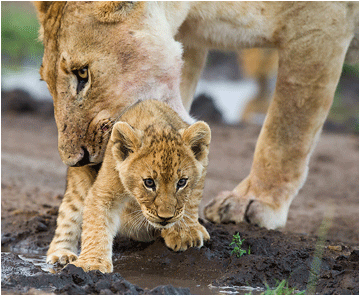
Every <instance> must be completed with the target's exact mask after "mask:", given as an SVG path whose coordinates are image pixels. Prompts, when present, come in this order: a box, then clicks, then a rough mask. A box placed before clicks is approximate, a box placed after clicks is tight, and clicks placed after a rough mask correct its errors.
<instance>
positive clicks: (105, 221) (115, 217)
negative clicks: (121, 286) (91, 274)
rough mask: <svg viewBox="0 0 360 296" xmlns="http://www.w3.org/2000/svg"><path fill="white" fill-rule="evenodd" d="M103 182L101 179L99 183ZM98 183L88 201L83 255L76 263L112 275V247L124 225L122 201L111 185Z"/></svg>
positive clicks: (84, 218) (86, 201) (86, 268)
mask: <svg viewBox="0 0 360 296" xmlns="http://www.w3.org/2000/svg"><path fill="white" fill-rule="evenodd" d="M99 179H100V180H101V178H100V176H99V178H98V179H97V180H99ZM99 183H101V181H99ZM99 183H98V182H95V184H94V186H93V187H92V188H91V190H90V191H89V194H88V195H87V197H86V199H85V205H84V214H83V225H82V234H81V253H80V256H79V258H78V259H77V260H76V261H74V262H73V264H74V265H76V266H78V267H81V268H82V269H83V270H84V271H86V272H87V271H89V270H100V271H101V272H103V273H106V272H112V270H113V265H112V244H113V239H114V237H115V235H116V233H117V231H118V229H119V226H120V206H121V203H120V199H119V198H118V196H117V195H116V194H114V192H119V191H118V190H116V189H115V190H114V191H113V189H114V188H113V187H111V186H106V184H105V185H104V186H101V184H99Z"/></svg>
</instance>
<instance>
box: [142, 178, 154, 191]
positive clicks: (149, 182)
mask: <svg viewBox="0 0 360 296" xmlns="http://www.w3.org/2000/svg"><path fill="white" fill-rule="evenodd" d="M144 185H145V186H146V187H147V188H150V189H155V181H154V180H153V179H150V178H148V179H144Z"/></svg>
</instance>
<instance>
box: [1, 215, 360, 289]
mask: <svg viewBox="0 0 360 296" xmlns="http://www.w3.org/2000/svg"><path fill="white" fill-rule="evenodd" d="M56 214H57V213H56V210H54V209H50V210H49V211H48V214H45V215H39V216H38V215H36V216H34V217H33V218H31V219H30V220H28V221H23V222H22V223H19V224H18V225H17V226H16V227H15V226H14V229H12V231H11V232H10V233H6V234H4V236H3V237H5V238H6V239H5V240H3V241H2V248H3V249H6V250H8V251H12V252H20V251H24V250H27V251H28V252H29V251H30V252H31V251H42V250H44V248H45V247H46V246H47V245H48V244H49V243H50V241H51V238H52V234H53V233H54V230H55V220H56ZM202 223H203V224H204V225H205V226H206V228H207V230H208V231H209V234H210V236H211V240H210V241H209V242H208V243H206V244H205V246H204V247H203V248H201V249H195V248H192V249H189V250H187V251H185V252H183V253H176V252H173V251H171V250H169V249H168V248H167V247H166V246H165V244H164V242H163V241H162V239H160V238H159V239H157V240H156V241H155V242H152V243H139V242H135V241H132V240H129V239H124V238H120V237H118V238H116V240H115V243H114V248H113V250H114V255H113V261H114V273H112V274H108V275H103V274H101V273H100V272H91V273H89V274H86V273H84V272H82V270H81V269H79V268H76V267H75V266H73V265H69V266H68V267H67V268H65V269H64V270H62V271H60V272H58V273H57V274H51V273H49V272H46V271H44V270H41V269H40V268H37V269H36V268H35V267H34V265H32V264H30V263H27V264H28V265H29V266H26V262H24V261H22V260H21V259H20V258H19V257H18V256H17V255H14V254H13V253H3V255H2V267H3V269H4V268H5V270H2V273H3V274H2V292H11V293H19V294H28V293H29V291H30V289H33V290H32V291H34V289H36V290H42V291H45V292H53V293H57V294H99V293H100V294H112V293H114V294H123V293H125V294H188V293H189V292H192V293H194V294H201V293H202V292H203V293H204V294H209V293H218V292H219V289H216V288H215V289H214V290H211V289H209V285H211V286H213V287H224V286H227V287H232V288H233V289H235V290H236V287H244V286H251V287H260V288H264V287H265V283H267V284H269V285H270V286H275V285H276V281H281V280H282V279H287V280H288V282H289V285H290V286H291V287H296V288H297V289H298V290H305V289H306V288H307V287H308V285H309V280H310V279H311V277H310V275H311V271H313V272H316V277H315V278H314V282H313V287H314V288H315V289H316V290H315V291H316V292H317V293H321V294H358V293H359V288H358V285H359V282H358V280H359V272H358V268H359V251H358V250H357V249H356V248H354V247H353V246H349V245H345V244H338V243H337V244H335V245H334V243H332V242H330V241H326V242H325V244H324V245H322V246H321V247H320V248H321V250H322V252H323V254H322V255H321V258H317V257H316V255H315V254H316V250H317V247H316V243H317V241H318V240H317V239H316V238H315V237H309V236H306V235H295V234H284V233H281V232H279V231H268V230H266V229H264V228H259V227H256V226H251V225H248V224H239V225H229V226H220V225H212V224H209V223H204V222H203V221H202ZM235 233H239V234H240V236H241V237H242V238H243V239H245V241H244V243H243V248H244V249H246V250H248V249H249V248H250V250H251V251H250V254H247V255H244V256H242V257H240V258H237V257H236V256H235V255H232V254H231V251H232V250H233V247H231V246H229V245H230V243H231V240H232V236H233V234H235ZM19 246H20V248H19ZM316 260H318V261H319V264H320V269H319V270H318V271H317V270H316V269H314V268H313V267H312V265H313V264H314V262H317V261H316ZM134 275H135V277H134ZM136 275H137V277H136ZM149 275H151V277H149ZM146 279H153V280H152V281H150V280H148V281H147V280H146ZM128 280H129V281H130V282H129V281H128ZM134 280H135V284H134ZM131 282H132V283H131ZM162 282H163V283H168V285H157V284H158V283H162ZM176 282H178V283H189V286H190V289H183V288H178V287H176V288H175V287H174V286H173V285H176ZM170 284H172V285H170ZM30 293H31V291H30Z"/></svg>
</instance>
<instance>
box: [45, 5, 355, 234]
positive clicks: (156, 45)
mask: <svg viewBox="0 0 360 296" xmlns="http://www.w3.org/2000/svg"><path fill="white" fill-rule="evenodd" d="M358 10H359V7H358V2H326V1H313V2H301V1H299V2H297V1H295V2H286V1H285V2H272V1H270V2H247V1H236V2H221V1H219V2H216V1H215V2H187V1H184V2H166V1H165V2H135V3H133V4H129V3H127V2H118V3H101V4H99V3H96V2H95V3H94V2H67V3H61V2H54V3H53V4H51V5H44V4H38V11H39V12H38V14H39V19H40V22H41V25H42V28H41V32H42V34H43V41H44V46H45V52H44V58H43V64H42V67H41V70H40V73H41V76H42V78H43V79H44V80H45V81H46V82H47V84H48V86H49V89H50V92H51V94H52V96H53V99H54V105H55V118H56V122H57V126H58V132H59V151H60V155H61V158H62V160H63V161H64V163H65V164H67V165H69V166H72V165H76V164H83V163H82V162H79V161H80V160H81V159H82V160H83V161H84V156H86V155H87V154H86V152H85V151H88V156H89V159H88V160H89V161H90V162H92V163H100V162H101V161H102V159H103V155H104V151H105V144H106V142H107V141H108V137H109V133H108V129H109V128H111V127H112V126H113V124H114V122H115V121H116V118H117V117H118V116H119V114H121V112H122V111H123V110H124V108H125V107H126V106H129V105H131V104H133V103H134V102H135V101H137V100H146V99H148V98H153V99H157V100H160V101H165V102H168V103H169V105H170V106H171V107H172V108H173V109H174V110H175V111H176V112H177V113H178V114H179V115H180V116H181V118H182V119H183V120H186V121H187V122H188V123H191V118H190V117H189V116H188V115H187V113H186V111H185V108H186V109H187V110H189V108H190V106H191V101H192V99H193V94H194V91H195V86H196V83H197V81H198V79H199V77H200V73H201V70H202V67H203V65H204V62H205V58H206V54H207V51H208V49H210V48H217V49H230V50H239V49H241V48H249V47H273V48H276V49H277V51H278V54H279V70H278V77H277V83H276V89H275V94H274V97H273V100H272V102H271V104H270V107H269V109H268V113H267V117H266V120H265V123H264V125H263V128H262V131H261V133H260V136H259V140H258V142H257V145H256V150H255V154H254V161H253V165H252V168H251V172H250V174H249V176H248V177H247V178H246V179H245V180H243V181H242V182H241V183H240V184H239V185H238V186H237V187H236V188H235V189H234V190H233V191H231V192H226V193H222V194H220V195H219V196H218V197H217V198H216V199H215V200H214V201H213V202H212V203H211V204H210V205H208V206H207V207H206V209H205V216H206V217H207V218H208V219H209V220H211V221H213V222H217V223H226V222H236V223H237V222H240V221H243V220H247V221H250V222H251V223H254V224H259V225H262V226H265V227H267V228H277V227H282V226H284V225H285V222H286V219H287V213H288V209H289V206H290V204H291V201H292V199H293V198H294V197H295V195H296V194H297V192H298V191H299V189H300V188H301V187H302V185H303V184H304V182H305V179H306V175H307V170H308V163H309V158H310V155H311V152H312V150H313V148H314V147H315V143H316V141H317V139H318V137H319V134H320V131H321V128H322V125H323V123H324V121H325V119H326V116H327V114H328V111H329V109H330V106H331V103H332V100H333V96H334V92H335V88H336V85H337V83H338V80H339V76H340V73H341V69H342V64H343V61H344V59H345V55H346V52H347V50H348V48H349V46H350V44H351V46H350V50H351V52H350V55H349V56H352V54H351V53H354V52H356V51H357V49H356V48H355V47H353V46H355V45H356V42H351V41H352V39H353V38H354V36H355V37H357V40H358V19H359V16H358ZM355 33H357V34H355ZM355 40H356V38H355ZM84 67H88V68H87V69H88V74H89V78H88V81H87V82H86V84H85V85H84V87H83V88H82V90H81V91H80V92H77V91H76V90H77V87H78V86H79V80H78V79H77V76H76V75H75V73H77V71H78V70H81V69H84ZM181 100H182V103H181ZM183 106H185V108H184V107H183Z"/></svg>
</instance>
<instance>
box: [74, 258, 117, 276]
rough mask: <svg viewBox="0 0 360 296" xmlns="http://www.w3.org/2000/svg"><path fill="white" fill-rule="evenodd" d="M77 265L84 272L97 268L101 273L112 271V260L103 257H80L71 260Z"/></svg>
mask: <svg viewBox="0 0 360 296" xmlns="http://www.w3.org/2000/svg"><path fill="white" fill-rule="evenodd" d="M72 264H74V265H75V266H77V267H81V268H82V269H83V270H84V271H85V272H88V271H90V270H99V271H101V272H102V273H109V272H112V271H113V265H112V262H111V261H109V260H103V259H82V258H79V259H78V260H76V261H74V262H72Z"/></svg>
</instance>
